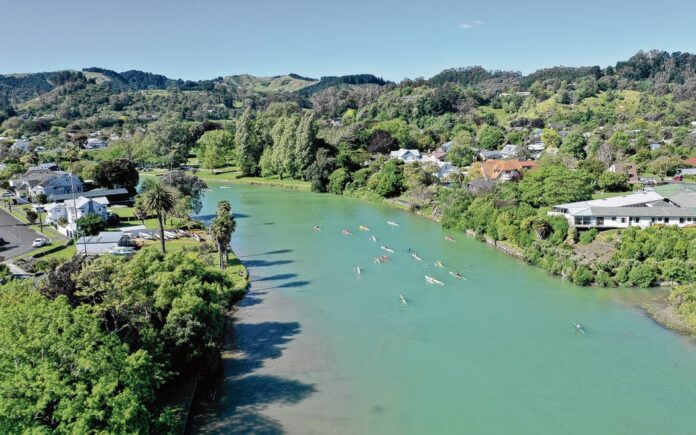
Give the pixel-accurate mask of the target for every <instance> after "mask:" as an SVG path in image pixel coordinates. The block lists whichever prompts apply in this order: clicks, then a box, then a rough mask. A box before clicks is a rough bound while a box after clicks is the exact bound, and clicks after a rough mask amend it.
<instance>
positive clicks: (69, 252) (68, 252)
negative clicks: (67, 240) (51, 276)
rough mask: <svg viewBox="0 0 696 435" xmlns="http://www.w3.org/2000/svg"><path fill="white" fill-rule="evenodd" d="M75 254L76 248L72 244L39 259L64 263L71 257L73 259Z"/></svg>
mask: <svg viewBox="0 0 696 435" xmlns="http://www.w3.org/2000/svg"><path fill="white" fill-rule="evenodd" d="M76 252H77V247H76V246H75V245H74V244H72V245H70V246H66V247H65V248H63V249H61V250H59V251H56V252H54V253H52V254H48V255H46V256H44V257H41V258H42V259H48V258H55V259H57V260H61V261H65V260H69V259H71V258H72V257H74V256H75V253H76Z"/></svg>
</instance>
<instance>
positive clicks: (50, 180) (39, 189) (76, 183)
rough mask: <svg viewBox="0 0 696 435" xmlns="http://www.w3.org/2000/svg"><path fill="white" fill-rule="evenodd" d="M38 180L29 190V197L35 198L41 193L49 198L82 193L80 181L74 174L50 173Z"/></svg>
mask: <svg viewBox="0 0 696 435" xmlns="http://www.w3.org/2000/svg"><path fill="white" fill-rule="evenodd" d="M52 172H53V173H52V174H49V175H47V176H45V177H44V178H42V179H41V180H39V182H38V183H37V184H36V185H35V186H34V187H32V188H31V189H30V192H31V195H32V196H34V197H35V196H36V195H39V194H41V193H44V194H46V196H48V197H51V196H52V195H62V194H66V193H71V192H72V191H73V190H74V191H75V192H82V180H81V179H80V177H79V176H77V175H75V174H70V173H67V172H63V171H52Z"/></svg>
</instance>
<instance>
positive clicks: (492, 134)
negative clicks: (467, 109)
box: [478, 124, 505, 150]
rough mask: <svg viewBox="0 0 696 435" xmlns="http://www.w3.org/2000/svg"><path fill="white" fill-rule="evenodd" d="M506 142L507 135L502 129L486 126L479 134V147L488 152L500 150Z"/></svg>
mask: <svg viewBox="0 0 696 435" xmlns="http://www.w3.org/2000/svg"><path fill="white" fill-rule="evenodd" d="M503 140H505V134H503V130H502V129H501V128H500V127H494V126H492V125H488V124H484V125H483V126H482V127H481V129H480V130H479V132H478V143H479V146H480V147H481V148H483V149H486V150H491V149H493V150H494V149H498V147H499V146H500V145H502V144H503Z"/></svg>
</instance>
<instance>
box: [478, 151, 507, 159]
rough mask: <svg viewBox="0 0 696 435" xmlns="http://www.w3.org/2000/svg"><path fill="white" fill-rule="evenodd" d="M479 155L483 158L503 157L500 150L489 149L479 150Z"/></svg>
mask: <svg viewBox="0 0 696 435" xmlns="http://www.w3.org/2000/svg"><path fill="white" fill-rule="evenodd" d="M479 156H481V158H482V159H484V160H489V159H502V158H503V154H502V153H501V152H500V151H490V150H481V151H480V152H479Z"/></svg>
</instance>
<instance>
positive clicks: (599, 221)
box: [597, 217, 604, 225]
mask: <svg viewBox="0 0 696 435" xmlns="http://www.w3.org/2000/svg"><path fill="white" fill-rule="evenodd" d="M597 225H604V218H603V217H598V218H597Z"/></svg>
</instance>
